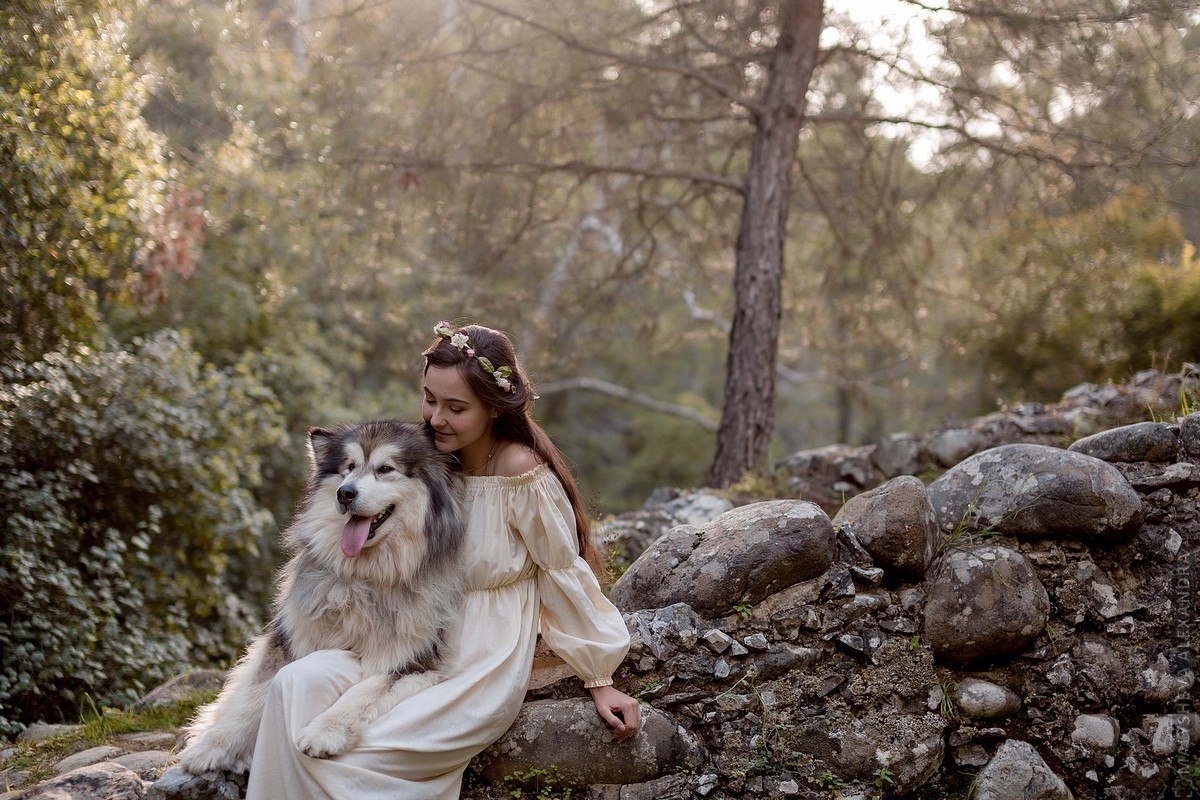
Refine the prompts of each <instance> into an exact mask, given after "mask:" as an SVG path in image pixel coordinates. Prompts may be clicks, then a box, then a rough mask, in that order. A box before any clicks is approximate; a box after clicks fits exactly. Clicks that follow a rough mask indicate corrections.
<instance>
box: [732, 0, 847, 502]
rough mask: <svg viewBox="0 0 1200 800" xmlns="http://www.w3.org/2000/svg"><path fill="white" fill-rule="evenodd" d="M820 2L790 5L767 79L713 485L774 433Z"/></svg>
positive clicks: (763, 453) (748, 462)
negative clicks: (795, 176)
mask: <svg viewBox="0 0 1200 800" xmlns="http://www.w3.org/2000/svg"><path fill="white" fill-rule="evenodd" d="M823 18H824V8H823V2H822V0H784V2H783V3H782V4H781V7H780V23H779V41H778V43H777V44H776V45H775V51H774V53H773V54H772V57H771V75H770V78H769V80H768V83H767V88H766V92H765V93H764V96H763V99H762V102H761V103H759V104H758V109H757V111H758V113H757V115H756V117H755V125H756V127H755V132H754V141H753V144H752V146H751V152H750V167H749V169H748V171H747V175H746V181H745V187H746V189H745V203H744V204H743V206H742V219H741V225H740V227H739V229H738V239H737V254H736V268H735V272H734V279H733V290H734V317H733V326H732V328H731V329H730V333H729V356H728V359H727V361H726V371H725V403H724V408H723V410H722V412H721V425H720V428H719V429H718V431H717V452H716V456H715V457H714V459H713V465H712V471H711V473H710V475H709V485H710V486H726V485H728V484H730V483H733V482H734V481H737V480H738V479H739V478H741V477H742V475H744V474H745V473H746V472H747V471H750V470H753V469H756V468H760V467H762V466H763V465H764V463H765V461H766V458H767V449H768V447H769V445H770V443H771V435H772V433H773V432H774V429H775V360H776V354H777V351H778V343H779V323H780V317H781V315H782V293H783V245H784V240H785V237H786V234H787V218H788V207H789V200H790V198H791V193H792V178H791V175H792V162H793V160H794V159H795V156H796V144H797V137H798V136H799V134H800V128H801V127H802V126H803V123H804V110H805V106H806V97H807V94H808V85H809V82H810V81H811V79H812V73H813V68H814V67H815V66H816V62H817V54H818V51H819V42H818V40H819V38H820V34H821V23H822V20H823Z"/></svg>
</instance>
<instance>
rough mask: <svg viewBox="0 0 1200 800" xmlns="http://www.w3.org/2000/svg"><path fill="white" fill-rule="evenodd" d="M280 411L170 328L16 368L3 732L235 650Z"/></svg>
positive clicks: (4, 498)
mask: <svg viewBox="0 0 1200 800" xmlns="http://www.w3.org/2000/svg"><path fill="white" fill-rule="evenodd" d="M279 422H280V420H279V409H278V403H277V401H276V400H275V398H274V397H273V396H272V395H271V393H270V392H269V391H268V390H266V389H265V387H263V385H262V383H261V382H260V381H259V380H258V379H257V378H256V377H255V376H254V375H253V374H252V373H250V371H249V370H248V369H246V368H245V365H238V366H235V367H232V368H230V369H227V370H217V369H215V368H212V367H209V366H205V365H203V364H202V363H201V361H200V359H199V358H198V356H197V355H196V354H195V353H194V352H192V351H191V349H190V348H189V346H188V343H187V341H186V339H184V338H182V337H180V336H179V335H178V334H176V333H174V332H172V331H169V330H168V331H163V332H162V333H160V334H157V335H155V336H154V337H151V338H148V339H144V340H137V341H135V342H134V344H133V348H132V349H131V350H122V349H118V348H116V347H115V346H114V345H111V344H108V345H105V346H104V347H103V348H102V349H97V350H92V349H87V348H80V349H77V350H74V351H64V352H56V353H51V354H49V355H47V357H46V358H45V359H43V360H41V361H38V362H34V363H31V364H28V365H22V366H16V367H8V368H6V369H5V371H4V373H3V388H2V389H0V475H2V476H3V478H2V479H0V480H2V481H3V491H2V492H0V519H2V520H3V522H2V526H3V527H0V600H2V602H0V608H3V611H2V612H0V616H2V618H3V621H4V624H3V625H2V626H0V636H2V637H3V641H0V726H3V729H4V730H6V731H12V730H13V729H14V728H15V727H16V726H18V725H20V724H21V723H27V722H29V721H31V720H34V719H39V718H47V719H62V718H65V717H68V716H70V715H72V714H73V713H74V712H75V711H76V709H77V704H78V703H79V700H80V697H81V696H82V693H83V692H85V691H86V692H89V693H92V694H93V695H94V696H95V697H96V698H97V699H98V701H99V702H100V703H101V704H116V703H124V702H127V701H129V700H132V699H134V698H135V697H137V696H138V695H139V694H140V693H142V692H144V691H145V690H147V689H148V688H152V687H153V686H154V685H156V683H157V682H161V681H162V680H164V679H165V678H167V677H168V676H169V675H170V674H171V673H172V672H173V671H176V670H178V669H180V668H182V667H184V666H186V665H189V664H194V663H218V662H223V661H226V660H228V659H230V658H232V657H233V656H234V655H236V654H237V653H238V652H239V650H240V649H241V647H242V645H243V643H244V641H245V638H246V636H247V634H248V633H249V632H250V630H251V629H252V627H253V626H254V625H255V619H254V615H253V613H252V612H251V610H250V608H248V607H247V605H246V601H245V598H246V597H248V596H251V597H252V596H253V595H254V593H255V592H256V591H258V592H262V591H265V584H266V583H267V582H268V581H269V579H270V566H269V565H268V564H265V563H263V562H262V560H261V559H260V558H259V556H260V554H261V553H262V552H263V545H264V543H265V542H266V540H267V537H268V536H269V535H270V534H271V533H272V532H273V529H274V520H273V519H272V517H271V515H270V514H269V513H267V512H265V511H264V510H262V509H261V508H260V507H259V505H258V503H257V502H256V501H255V499H254V497H253V495H252V489H253V488H254V487H255V485H256V484H257V482H258V481H259V478H260V471H259V468H260V464H261V460H262V456H261V453H262V451H263V450H264V449H266V448H269V447H276V446H278V444H279V442H280V440H281V437H282V432H281V428H280V424H279Z"/></svg>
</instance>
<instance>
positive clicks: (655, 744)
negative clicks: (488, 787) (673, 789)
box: [475, 698, 708, 786]
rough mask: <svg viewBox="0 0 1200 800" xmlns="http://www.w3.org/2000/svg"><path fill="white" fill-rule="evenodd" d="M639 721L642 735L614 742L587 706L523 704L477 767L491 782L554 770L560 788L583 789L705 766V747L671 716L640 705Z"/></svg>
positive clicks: (581, 702)
mask: <svg viewBox="0 0 1200 800" xmlns="http://www.w3.org/2000/svg"><path fill="white" fill-rule="evenodd" d="M642 715H643V716H642V729H641V730H640V731H639V732H638V733H637V734H636V735H635V736H634V737H633V738H631V739H629V740H628V741H625V742H614V741H613V739H612V730H611V729H610V728H609V727H608V725H606V724H605V723H604V720H602V719H601V718H600V716H599V715H598V714H597V713H596V709H595V707H594V706H593V705H592V703H591V701H590V700H586V699H583V698H571V699H569V700H538V701H536V702H533V703H526V704H525V706H524V708H522V709H521V713H520V714H519V715H518V716H517V720H516V722H514V723H513V725H512V727H511V728H509V729H508V732H507V733H505V734H504V735H503V736H502V737H500V740H499V741H497V742H496V743H495V744H493V745H492V746H491V747H489V748H488V749H487V750H485V751H484V752H483V753H482V754H480V755H479V756H478V757H477V759H476V761H475V766H476V767H477V768H478V769H479V771H480V772H481V773H482V774H483V776H484V777H485V778H487V779H488V780H490V781H498V780H502V779H504V778H505V777H509V776H513V775H517V774H521V773H526V774H527V773H529V772H530V771H531V770H534V769H538V770H545V771H550V770H551V769H552V768H553V769H555V770H557V773H558V776H559V778H560V779H561V780H562V782H564V783H566V784H570V785H573V786H583V785H588V784H612V783H618V784H625V783H642V782H644V781H649V780H653V779H654V778H659V777H661V776H663V775H670V774H674V773H677V772H679V771H681V770H695V769H697V768H699V767H700V766H701V765H702V764H703V763H704V762H705V760H706V759H707V757H708V755H707V752H706V751H705V748H704V743H703V742H702V741H701V740H700V739H699V738H698V737H696V736H695V735H694V734H692V733H690V732H688V731H687V730H685V729H684V728H683V727H682V726H681V725H680V724H679V723H678V722H676V721H675V720H674V719H673V718H672V717H671V716H670V715H668V714H666V713H665V712H662V711H659V710H657V709H655V708H652V707H650V706H648V705H644V704H643V705H642Z"/></svg>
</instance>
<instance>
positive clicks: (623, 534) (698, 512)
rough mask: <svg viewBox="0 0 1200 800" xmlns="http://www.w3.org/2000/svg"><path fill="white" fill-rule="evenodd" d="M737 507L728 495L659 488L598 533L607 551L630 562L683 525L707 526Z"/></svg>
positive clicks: (610, 521) (607, 523)
mask: <svg viewBox="0 0 1200 800" xmlns="http://www.w3.org/2000/svg"><path fill="white" fill-rule="evenodd" d="M731 508H733V503H732V502H731V501H730V500H728V499H727V498H724V497H721V496H720V495H717V494H713V493H712V492H711V491H706V490H698V491H681V490H679V489H672V488H665V487H664V488H660V489H655V490H654V493H653V494H651V495H650V497H649V499H647V500H646V502H645V503H644V504H643V505H642V507H641V508H640V509H638V510H637V511H632V512H629V513H627V514H621V515H620V516H618V517H614V518H613V519H611V520H609V521H608V522H606V523H605V524H604V526H603V528H602V529H601V530H600V531H599V532H598V534H597V536H598V538H599V539H600V541H601V543H602V544H603V546H604V548H605V549H606V550H609V551H612V552H615V553H616V554H617V558H619V559H624V560H625V561H626V562H630V561H633V560H634V559H636V558H637V557H638V556H640V555H641V554H642V553H643V552H644V551H645V550H646V548H647V547H649V546H650V545H651V544H652V543H653V542H654V540H655V539H657V538H658V537H660V536H662V535H663V534H664V533H666V532H667V531H669V530H671V529H672V528H674V527H677V526H679V525H703V524H704V523H706V522H708V521H710V520H711V519H713V518H714V517H717V516H719V515H721V514H724V513H725V512H726V511H729V510H730V509H731Z"/></svg>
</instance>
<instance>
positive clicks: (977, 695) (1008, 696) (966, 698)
mask: <svg viewBox="0 0 1200 800" xmlns="http://www.w3.org/2000/svg"><path fill="white" fill-rule="evenodd" d="M954 700H955V705H956V706H957V707H958V710H959V712H960V713H961V714H962V715H963V716H964V717H966V718H967V719H974V720H982V719H1003V718H1005V717H1010V716H1012V715H1013V714H1015V713H1017V711H1019V710H1020V708H1021V698H1019V697H1017V693H1016V692H1014V691H1013V690H1012V689H1008V688H1006V687H1004V686H1000V685H998V684H995V683H992V682H991V681H985V680H981V679H979V678H964V679H963V680H961V681H959V682H958V684H957V685H956V686H955V687H954Z"/></svg>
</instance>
